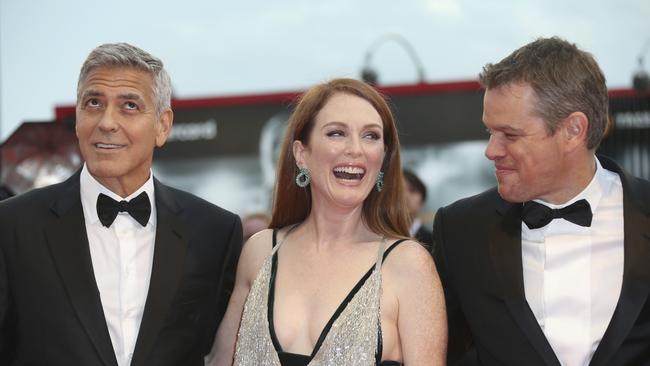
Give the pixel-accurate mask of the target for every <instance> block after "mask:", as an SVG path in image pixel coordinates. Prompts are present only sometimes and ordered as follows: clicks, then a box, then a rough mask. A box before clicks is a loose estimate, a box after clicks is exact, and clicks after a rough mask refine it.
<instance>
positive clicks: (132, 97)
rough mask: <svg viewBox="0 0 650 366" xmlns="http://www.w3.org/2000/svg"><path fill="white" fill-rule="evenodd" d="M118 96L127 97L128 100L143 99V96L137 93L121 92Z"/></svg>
mask: <svg viewBox="0 0 650 366" xmlns="http://www.w3.org/2000/svg"><path fill="white" fill-rule="evenodd" d="M117 97H118V98H120V99H127V100H142V97H141V96H140V95H139V94H136V93H126V94H120V95H118V96H117Z"/></svg>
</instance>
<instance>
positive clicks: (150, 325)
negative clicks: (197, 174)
mask: <svg viewBox="0 0 650 366" xmlns="http://www.w3.org/2000/svg"><path fill="white" fill-rule="evenodd" d="M154 186H155V192H156V193H155V194H156V203H157V215H158V224H157V226H156V246H155V249H154V258H153V268H152V271H151V279H150V282H149V292H148V294H147V301H146V303H145V308H144V314H143V316H142V323H141V324H140V331H139V333H138V339H137V341H136V346H135V351H134V353H133V358H132V360H131V365H132V366H145V365H147V357H148V355H149V353H150V352H151V351H152V348H153V345H154V344H155V341H156V338H157V336H158V334H159V333H160V331H161V330H162V328H163V325H164V322H165V320H166V319H167V317H168V316H169V314H170V308H171V305H172V302H173V300H174V296H175V295H176V293H177V292H178V287H179V286H180V283H181V279H182V277H183V269H184V264H185V255H186V252H187V246H188V241H189V235H190V230H189V228H188V227H187V225H186V224H185V222H184V221H182V220H181V219H180V215H181V214H182V211H183V206H182V204H181V203H180V202H179V201H178V200H177V199H176V195H175V194H174V192H173V190H172V189H171V188H169V187H167V186H165V185H163V184H162V183H160V182H159V181H158V180H157V179H155V178H154Z"/></svg>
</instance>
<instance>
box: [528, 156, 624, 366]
mask: <svg viewBox="0 0 650 366" xmlns="http://www.w3.org/2000/svg"><path fill="white" fill-rule="evenodd" d="M583 198H584V199H586V200H587V201H588V202H589V204H590V205H591V211H592V213H593V219H592V222H591V226H590V227H584V226H580V225H576V224H574V223H571V222H569V221H566V220H564V219H556V220H553V221H551V223H549V224H548V225H546V226H544V227H541V228H539V229H533V230H531V229H529V228H528V226H526V224H525V223H523V222H522V225H521V237H522V260H523V270H524V289H525V293H526V300H527V301H528V304H529V305H530V308H531V310H532V311H533V313H534V314H535V318H537V321H538V323H539V325H540V327H541V328H542V330H543V331H544V335H545V336H546V339H548V341H549V343H550V345H551V347H552V348H553V351H554V352H555V355H556V356H557V358H558V359H559V360H560V363H561V364H562V365H563V366H587V365H588V364H589V362H590V361H591V358H592V356H593V354H594V352H595V351H596V348H597V347H598V344H599V343H600V340H601V339H602V337H603V334H604V333H605V330H606V329H607V326H608V325H609V322H610V320H611V318H612V315H613V313H614V309H615V308H616V304H617V302H618V298H619V295H620V293H621V285H622V282H623V235H624V229H623V188H622V185H621V180H620V178H619V176H618V174H616V173H614V172H611V171H609V170H606V169H604V168H603V167H602V166H601V165H600V162H598V160H597V159H596V173H595V175H594V177H593V179H592V181H591V182H590V183H589V185H588V186H587V187H586V188H585V189H584V190H583V191H582V192H581V193H580V194H578V195H577V196H576V197H574V198H572V199H571V200H569V201H568V202H566V203H565V204H562V205H553V204H550V203H547V202H542V201H537V202H539V203H542V204H544V205H546V206H548V207H551V208H563V207H566V206H568V205H570V204H572V203H573V202H576V201H578V200H580V199H583Z"/></svg>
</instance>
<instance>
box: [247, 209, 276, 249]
mask: <svg viewBox="0 0 650 366" xmlns="http://www.w3.org/2000/svg"><path fill="white" fill-rule="evenodd" d="M270 222H271V216H270V215H269V214H267V213H266V212H255V213H252V214H249V215H246V216H244V218H243V219H242V225H243V230H244V242H246V240H248V238H250V237H251V236H252V235H253V234H255V233H257V232H258V231H262V230H264V229H267V228H268V227H269V223H270Z"/></svg>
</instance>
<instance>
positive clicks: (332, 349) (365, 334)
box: [235, 231, 403, 366]
mask: <svg viewBox="0 0 650 366" xmlns="http://www.w3.org/2000/svg"><path fill="white" fill-rule="evenodd" d="M276 235H277V231H274V232H273V246H274V247H273V251H272V252H271V254H270V255H269V257H268V258H266V260H265V261H264V264H263V265H262V268H261V269H260V272H259V273H258V275H257V278H256V279H255V281H254V282H253V285H252V286H251V290H250V292H249V294H248V297H247V299H246V304H245V305H244V312H243V315H242V321H241V325H240V328H239V336H238V339H237V346H236V351H235V365H237V366H325V365H327V366H335V365H336V366H371V365H373V366H376V365H380V366H395V365H399V363H398V362H395V361H383V362H381V361H380V359H381V353H382V341H381V328H380V309H379V302H380V296H381V264H382V262H383V260H384V259H385V258H386V256H387V255H388V253H390V251H391V250H392V249H393V248H394V247H395V246H397V245H398V244H399V243H401V242H402V241H403V240H398V241H397V242H395V243H394V244H393V245H391V246H390V248H389V249H388V250H386V251H385V252H384V248H385V241H382V243H381V245H380V246H379V249H378V253H377V262H376V263H375V265H374V266H373V267H372V268H370V269H369V270H368V272H367V273H366V274H365V275H364V276H363V277H362V278H361V279H360V280H359V282H358V283H357V284H356V286H355V287H354V288H353V289H352V291H350V293H349V294H348V296H347V297H346V298H345V300H343V303H341V305H339V307H338V309H337V310H336V312H335V313H334V315H333V316H332V318H331V319H330V320H329V322H328V323H327V325H326V326H325V329H323V331H322V333H321V335H320V337H319V339H318V341H317V342H316V345H315V347H314V350H313V352H312V354H311V355H298V354H292V353H288V352H284V351H283V350H282V347H281V345H280V343H279V342H278V340H277V338H276V336H275V329H274V327H273V303H274V289H275V274H276V273H277V254H276V253H277V251H278V249H279V248H280V246H281V245H282V243H280V244H279V245H275V244H276Z"/></svg>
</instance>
